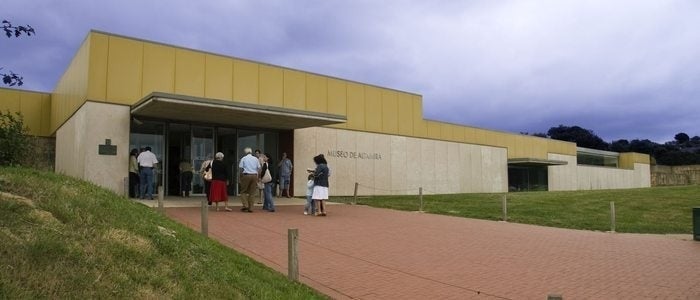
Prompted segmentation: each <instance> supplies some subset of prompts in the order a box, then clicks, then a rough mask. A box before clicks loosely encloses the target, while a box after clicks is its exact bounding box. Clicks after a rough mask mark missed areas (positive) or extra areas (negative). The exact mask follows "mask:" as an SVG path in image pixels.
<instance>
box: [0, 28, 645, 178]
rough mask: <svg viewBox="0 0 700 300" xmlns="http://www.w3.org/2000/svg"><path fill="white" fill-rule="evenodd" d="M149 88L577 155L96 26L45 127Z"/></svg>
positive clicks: (538, 153) (362, 127)
mask: <svg viewBox="0 0 700 300" xmlns="http://www.w3.org/2000/svg"><path fill="white" fill-rule="evenodd" d="M152 92H164V93H173V94H179V95H184V96H194V97H206V98H213V99H219V100H229V101H236V102H245V103H251V104H260V105H267V106H276V107H283V108H288V109H294V110H308V111H313V112H319V113H329V114H336V115H341V116H345V117H346V118H347V122H346V123H344V124H336V125H330V127H335V128H346V129H352V130H358V131H366V132H376V133H385V134H393V135H403V136H410V137H421V138H430V139H436V140H445V141H454V142H461V143H470V144H480V145H488V146H496V147H503V148H507V149H508V158H538V159H547V157H548V153H557V154H565V155H576V145H575V144H573V143H568V142H562V141H554V140H550V139H544V138H539V137H532V136H524V135H520V134H512V133H505V132H498V131H493V130H486V129H481V128H475V127H469V126H462V125H456V124H449V123H445V122H438V121H431V120H425V119H423V105H422V98H421V96H420V95H416V94H411V93H406V92H401V91H396V90H392V89H386V88H381V87H377V86H373V85H367V84H362V83H357V82H352V81H347V80H342V79H337V78H331V77H327V76H322V75H317V74H312V73H308V72H303V71H298V70H292V69H288V68H283V67H278V66H272V65H268V64H263V63H257V62H251V61H247V60H242V59H237V58H232V57H226V56H221V55H215V54H210V53H205V52H201V51H195V50H190V49H184V48H180V47H174V46H168V45H163V44H158V43H153V42H148V41H143V40H137V39H132V38H128V37H122V36H116V35H112V34H107V33H102V32H96V31H92V32H90V34H89V35H88V37H87V38H86V40H85V42H84V43H83V45H82V46H81V47H80V50H79V51H78V53H77V54H76V56H75V58H74V59H73V61H72V62H71V64H70V66H69V67H68V69H67V71H66V72H65V74H64V75H63V77H62V78H61V80H60V81H59V84H58V85H57V87H56V90H55V92H54V93H53V94H52V98H51V99H52V101H50V103H51V110H50V112H51V124H50V126H49V127H48V129H47V130H48V132H49V133H53V132H54V131H55V130H56V129H57V128H58V126H60V125H61V124H62V123H63V122H65V120H67V118H68V117H70V116H71V115H72V114H73V113H74V112H75V111H76V110H77V109H78V108H79V107H80V105H82V104H83V103H84V102H85V101H86V99H89V100H91V101H97V102H108V103H116V104H125V105H132V104H134V103H136V102H137V101H139V100H141V99H142V98H143V97H145V96H146V95H148V94H150V93H152ZM32 101H34V102H32ZM42 101H44V100H42ZM29 102H32V103H35V102H36V101H35V100H31V101H29ZM8 103H9V102H8ZM13 103H14V102H13ZM42 103H43V102H42ZM6 105H8V106H9V105H14V104H6ZM36 113H37V109H34V110H32V114H36ZM41 113H45V112H44V111H43V110H41ZM32 126H39V127H41V126H43V125H42V124H41V123H40V122H39V124H37V121H32ZM38 131H39V132H40V131H41V130H38ZM623 161H624V163H621V164H624V165H627V164H628V163H627V161H630V162H632V164H633V162H640V161H644V158H640V157H637V156H633V158H625V160H623ZM647 161H648V156H647Z"/></svg>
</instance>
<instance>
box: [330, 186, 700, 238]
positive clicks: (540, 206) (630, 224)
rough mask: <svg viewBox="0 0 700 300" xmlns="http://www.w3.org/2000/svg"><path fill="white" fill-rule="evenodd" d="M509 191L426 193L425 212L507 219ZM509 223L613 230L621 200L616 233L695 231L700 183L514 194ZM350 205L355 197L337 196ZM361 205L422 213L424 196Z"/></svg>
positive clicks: (365, 200)
mask: <svg viewBox="0 0 700 300" xmlns="http://www.w3.org/2000/svg"><path fill="white" fill-rule="evenodd" d="M502 197H503V194H453V195H424V196H423V211H425V212H428V213H434V214H442V215H451V216H459V217H466V218H476V219H486V220H501V218H502V215H503V213H502V204H501V203H502ZM507 199H508V221H509V222H517V223H525V224H535V225H543V226H552V227H561V228H573V229H586V230H599V231H608V230H610V202H611V201H614V202H615V210H616V219H617V221H616V231H617V232H633V233H684V234H685V233H692V208H693V207H700V186H698V185H694V186H680V187H653V188H644V189H624V190H598V191H570V192H522V193H508V194H507ZM331 201H337V202H345V203H350V202H352V201H353V197H333V198H332V199H331ZM357 204H363V205H369V206H374V207H383V208H391V209H398V210H407V211H417V210H419V207H420V201H419V197H418V196H417V195H412V196H372V197H358V200H357Z"/></svg>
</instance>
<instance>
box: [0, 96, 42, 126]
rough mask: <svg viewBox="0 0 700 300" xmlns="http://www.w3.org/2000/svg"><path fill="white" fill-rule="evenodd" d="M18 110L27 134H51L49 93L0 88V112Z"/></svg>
mask: <svg viewBox="0 0 700 300" xmlns="http://www.w3.org/2000/svg"><path fill="white" fill-rule="evenodd" d="M8 111H9V112H11V113H15V112H19V113H21V114H22V122H23V123H24V125H25V126H26V127H28V128H29V134H30V135H35V136H43V137H48V136H50V135H51V132H50V131H49V127H50V126H51V124H50V122H51V94H48V93H38V92H31V91H24V90H15V89H7V88H0V112H2V113H6V112H8Z"/></svg>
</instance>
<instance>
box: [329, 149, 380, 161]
mask: <svg viewBox="0 0 700 300" xmlns="http://www.w3.org/2000/svg"><path fill="white" fill-rule="evenodd" d="M328 156H329V157H337V158H352V159H376V160H381V159H382V155H381V154H379V153H367V152H354V151H343V150H328Z"/></svg>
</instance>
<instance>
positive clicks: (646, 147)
mask: <svg viewBox="0 0 700 300" xmlns="http://www.w3.org/2000/svg"><path fill="white" fill-rule="evenodd" d="M521 133H522V134H528V133H527V132H521ZM529 135H533V136H539V137H547V138H551V139H555V140H561V141H568V142H574V143H576V145H577V146H579V147H585V148H591V149H598V150H607V151H615V152H638V153H646V154H649V155H650V156H651V157H652V161H656V163H657V164H659V165H668V166H680V165H697V164H700V136H697V135H696V136H693V137H690V136H689V135H688V134H686V133H684V132H680V133H678V134H676V135H675V136H674V139H675V140H673V141H668V142H665V143H663V144H659V143H655V142H652V141H650V140H648V139H644V140H636V139H635V140H631V141H629V140H625V139H621V140H616V141H612V142H611V143H608V142H606V141H604V140H603V139H601V138H600V137H599V136H597V135H596V134H595V133H593V131H592V130H589V129H585V128H581V127H579V126H564V125H559V126H557V127H552V128H550V129H549V130H548V131H547V133H532V134H529Z"/></svg>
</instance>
